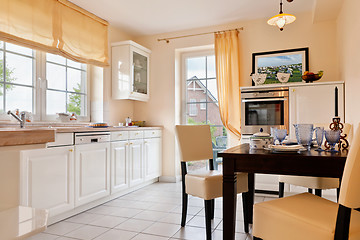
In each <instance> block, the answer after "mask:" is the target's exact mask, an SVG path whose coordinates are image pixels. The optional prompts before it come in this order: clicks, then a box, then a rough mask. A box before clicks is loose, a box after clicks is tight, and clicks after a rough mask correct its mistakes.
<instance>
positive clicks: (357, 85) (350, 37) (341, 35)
mask: <svg viewBox="0 0 360 240" xmlns="http://www.w3.org/2000/svg"><path fill="white" fill-rule="evenodd" d="M359 9H360V1H359V0H344V2H343V6H342V9H341V12H340V14H339V17H338V21H337V30H338V46H339V47H338V50H339V63H340V64H339V65H340V66H339V67H340V80H343V81H345V106H346V108H345V119H346V122H348V123H352V124H354V128H355V129H356V128H357V124H358V123H359V121H360V111H359V103H360V94H359V90H360V71H359V67H360V58H359V55H360V45H359V43H360V32H359V29H360V15H359ZM355 129H354V130H355Z"/></svg>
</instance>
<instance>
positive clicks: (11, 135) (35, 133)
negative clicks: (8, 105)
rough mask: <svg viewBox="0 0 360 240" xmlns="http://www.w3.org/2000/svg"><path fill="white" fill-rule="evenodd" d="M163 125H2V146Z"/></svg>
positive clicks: (0, 129) (0, 133) (145, 128)
mask: <svg viewBox="0 0 360 240" xmlns="http://www.w3.org/2000/svg"><path fill="white" fill-rule="evenodd" d="M161 129H163V127H161V126H153V127H107V128H92V127H85V126H58V127H57V126H54V127H46V126H44V127H39V126H28V127H25V128H19V127H1V125H0V147H2V146H16V145H28V144H43V143H48V142H54V141H55V134H56V133H75V132H114V131H141V130H161Z"/></svg>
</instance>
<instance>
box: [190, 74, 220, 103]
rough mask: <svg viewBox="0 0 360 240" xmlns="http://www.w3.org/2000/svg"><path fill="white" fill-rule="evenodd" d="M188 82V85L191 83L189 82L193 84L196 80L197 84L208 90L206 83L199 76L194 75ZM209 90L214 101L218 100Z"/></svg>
mask: <svg viewBox="0 0 360 240" xmlns="http://www.w3.org/2000/svg"><path fill="white" fill-rule="evenodd" d="M187 81H188V84H187V85H189V84H191V83H192V82H195V83H196V84H197V85H199V87H200V88H201V89H202V90H203V91H204V92H206V87H205V85H204V84H203V83H202V82H201V81H200V80H199V78H197V77H196V76H193V77H192V78H189V79H188V80H187ZM208 92H209V94H208V95H209V98H210V99H211V100H213V101H214V102H217V101H218V100H217V99H216V98H215V97H214V95H212V93H211V92H210V91H208Z"/></svg>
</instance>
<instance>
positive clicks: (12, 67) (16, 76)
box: [5, 52, 34, 86]
mask: <svg viewBox="0 0 360 240" xmlns="http://www.w3.org/2000/svg"><path fill="white" fill-rule="evenodd" d="M5 58H6V74H7V77H6V81H7V82H11V83H17V84H21V85H28V86H32V85H33V76H34V75H33V58H29V57H24V56H21V55H17V54H12V53H8V52H7V53H6V54H5Z"/></svg>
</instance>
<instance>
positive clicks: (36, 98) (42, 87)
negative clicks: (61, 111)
mask: <svg viewBox="0 0 360 240" xmlns="http://www.w3.org/2000/svg"><path fill="white" fill-rule="evenodd" d="M3 42H4V43H5V44H6V42H5V41H3ZM3 50H4V54H5V49H2V50H1V51H3ZM32 50H33V86H32V88H33V90H32V91H33V99H32V101H33V111H32V114H33V121H34V122H39V121H44V122H51V121H52V122H54V121H56V122H57V120H56V118H57V115H56V114H53V115H48V114H46V104H47V102H46V91H47V80H46V52H42V51H38V50H35V49H32ZM7 52H10V53H15V54H18V55H20V56H21V55H23V54H21V53H16V52H13V51H7ZM27 57H29V56H27ZM4 58H5V57H4ZM5 64H6V62H4V66H5ZM4 71H5V70H4ZM85 71H86V80H85V82H86V87H85V88H86V89H85V96H86V106H85V113H86V115H85V116H78V118H77V120H78V121H79V122H90V101H91V95H90V93H91V89H90V87H91V86H90V80H91V71H90V65H89V64H86V68H85ZM13 85H16V86H26V87H30V86H29V85H24V84H13ZM11 110H13V109H11ZM20 110H21V109H20ZM9 120H10V121H11V118H10V117H9V115H8V114H7V113H6V111H5V109H4V113H0V121H9Z"/></svg>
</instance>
